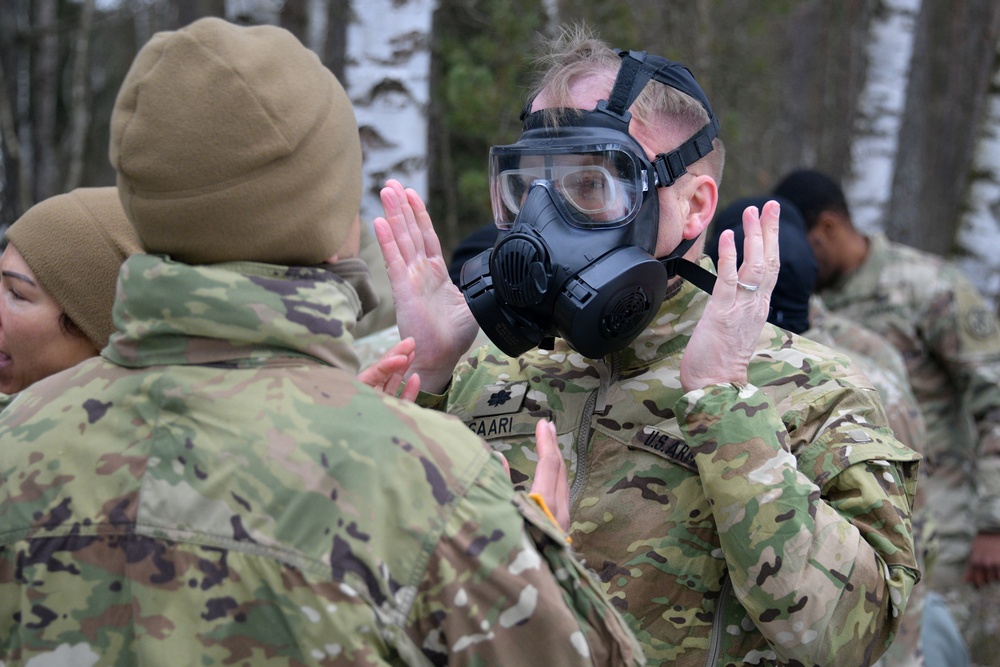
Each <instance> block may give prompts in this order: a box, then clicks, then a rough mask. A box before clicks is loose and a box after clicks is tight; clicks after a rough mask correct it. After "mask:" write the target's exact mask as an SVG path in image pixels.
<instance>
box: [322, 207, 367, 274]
mask: <svg viewBox="0 0 1000 667" xmlns="http://www.w3.org/2000/svg"><path fill="white" fill-rule="evenodd" d="M359 254H361V214H360V213H358V214H357V215H356V216H354V220H353V221H352V222H351V226H350V227H349V228H348V231H347V238H345V239H344V242H343V243H342V244H341V245H340V250H338V251H337V253H336V254H335V255H332V256H330V257H329V258H327V260H326V263H327V264H333V263H334V262H339V261H340V260H342V259H352V258H354V257H357V256H358V255H359Z"/></svg>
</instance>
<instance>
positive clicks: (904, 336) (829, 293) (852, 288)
mask: <svg viewBox="0 0 1000 667" xmlns="http://www.w3.org/2000/svg"><path fill="white" fill-rule="evenodd" d="M821 296H822V298H823V301H824V303H826V305H827V307H828V308H829V309H830V310H831V311H834V312H836V313H838V314H840V315H842V316H844V317H847V318H850V319H853V320H855V321H857V322H859V323H861V324H863V325H864V326H866V327H868V328H869V329H872V330H874V331H876V332H877V333H880V334H881V335H883V336H885V337H886V338H887V339H888V340H889V341H890V342H891V343H892V344H893V345H894V346H895V347H896V348H897V349H898V350H899V351H900V352H901V353H902V354H903V358H904V360H905V361H906V366H907V371H908V374H909V378H910V385H911V386H912V388H913V394H914V395H915V396H916V397H917V401H918V402H919V403H920V407H921V410H922V411H923V415H924V420H925V421H926V423H927V443H928V445H927V452H926V455H927V470H928V484H927V490H928V502H930V503H931V504H932V505H933V506H934V507H935V508H937V509H938V511H939V512H940V513H941V515H943V516H947V517H949V520H948V522H947V523H946V524H943V525H942V526H941V527H940V534H941V540H942V543H941V554H940V557H939V560H940V563H939V564H940V565H943V566H945V567H947V566H958V567H960V568H963V569H964V565H965V561H966V559H967V558H968V554H969V547H970V544H971V539H972V537H973V536H974V535H975V533H976V532H979V531H987V532H1000V327H998V326H997V321H996V318H995V317H994V316H993V314H992V311H991V310H990V309H989V307H988V306H987V305H986V304H985V303H984V302H983V300H982V298H981V297H980V295H979V294H978V292H977V291H976V290H975V288H974V287H973V286H972V285H971V284H970V283H969V281H968V280H967V279H966V278H965V277H964V276H963V275H962V273H961V271H960V270H959V269H958V268H957V267H954V266H952V265H949V264H947V263H946V262H944V261H943V260H941V259H940V258H937V257H934V256H932V255H928V254H926V253H922V252H919V251H917V250H914V249H912V248H908V247H906V246H902V245H898V244H894V243H890V242H889V241H888V240H887V239H886V238H885V236H883V235H880V234H877V235H873V236H871V237H869V251H868V258H867V260H866V261H865V263H864V264H862V265H861V266H860V267H859V268H858V269H857V270H856V271H855V272H854V273H852V274H851V275H850V276H849V277H848V278H847V279H846V280H845V281H844V282H843V283H842V284H840V285H836V286H835V287H834V288H833V289H828V290H824V291H823V292H822V293H821Z"/></svg>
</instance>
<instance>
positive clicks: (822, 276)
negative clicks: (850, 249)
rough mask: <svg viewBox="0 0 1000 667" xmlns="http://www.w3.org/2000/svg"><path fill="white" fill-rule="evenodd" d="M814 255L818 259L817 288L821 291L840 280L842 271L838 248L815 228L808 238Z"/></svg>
mask: <svg viewBox="0 0 1000 667" xmlns="http://www.w3.org/2000/svg"><path fill="white" fill-rule="evenodd" d="M806 238H807V239H808V240H809V246H810V247H811V248H812V251H813V255H814V256H815V257H816V287H815V290H816V291H819V290H822V289H825V288H827V287H830V286H831V285H833V284H834V283H836V282H837V280H838V279H839V278H840V271H839V270H838V265H837V261H836V254H837V253H836V248H834V247H833V245H832V243H831V241H830V239H829V238H828V237H827V236H826V235H824V234H822V233H821V232H820V230H819V229H818V228H814V229H813V230H812V231H810V232H809V234H808V235H807V236H806Z"/></svg>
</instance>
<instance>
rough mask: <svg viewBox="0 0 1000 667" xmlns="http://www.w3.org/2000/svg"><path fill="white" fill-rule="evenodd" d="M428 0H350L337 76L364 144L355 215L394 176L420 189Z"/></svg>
mask: <svg viewBox="0 0 1000 667" xmlns="http://www.w3.org/2000/svg"><path fill="white" fill-rule="evenodd" d="M434 7H435V2H434V0H408V1H403V2H401V1H400V0H395V1H394V0H357V1H355V2H354V3H353V10H354V17H355V20H354V21H352V23H351V24H350V26H349V27H348V30H347V53H348V59H347V63H346V66H345V72H344V78H345V79H346V80H347V93H348V95H350V97H351V101H352V102H353V103H354V112H355V114H356V115H357V119H358V126H359V128H360V129H361V140H362V149H363V151H364V181H363V183H364V190H363V193H362V200H361V220H362V221H363V222H364V223H365V224H368V225H370V224H371V221H372V219H373V218H374V217H375V216H379V215H382V203H381V201H380V200H379V191H380V190H381V189H382V186H383V185H384V184H385V180H386V179H387V178H395V179H397V180H399V181H400V182H401V183H403V185H404V186H406V187H412V188H414V189H415V190H416V191H417V192H419V193H420V194H421V195H423V196H426V195H427V166H428V164H427V163H428V158H427V127H428V117H427V113H428V102H429V100H430V64H431V53H430V45H431V18H432V14H433V12H434Z"/></svg>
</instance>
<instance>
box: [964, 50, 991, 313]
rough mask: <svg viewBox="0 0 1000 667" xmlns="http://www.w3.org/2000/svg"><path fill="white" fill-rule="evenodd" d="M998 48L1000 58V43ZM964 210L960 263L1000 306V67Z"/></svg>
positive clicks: (977, 144) (984, 122) (977, 146)
mask: <svg viewBox="0 0 1000 667" xmlns="http://www.w3.org/2000/svg"><path fill="white" fill-rule="evenodd" d="M996 47H997V53H998V56H1000V42H997V45H996ZM995 62H1000V60H997V61H995ZM963 209H964V211H965V212H964V214H963V215H962V219H961V222H960V224H959V230H958V245H959V247H960V248H961V249H962V251H964V255H963V256H962V257H961V259H959V260H958V261H959V263H960V265H961V266H962V268H963V269H965V273H966V275H968V276H969V278H970V279H971V280H972V281H973V282H974V283H975V284H976V286H977V287H978V288H979V289H980V291H982V292H983V294H984V295H985V296H987V297H989V298H990V299H992V300H993V302H994V304H997V303H1000V67H998V68H997V69H996V70H995V71H994V72H993V80H992V85H991V86H990V94H989V99H988V101H987V106H986V114H985V118H984V120H983V125H982V127H981V129H980V131H979V138H978V139H977V141H976V153H975V156H974V157H973V163H972V174H971V176H970V179H969V189H968V191H967V194H966V201H965V206H964V207H963Z"/></svg>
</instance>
